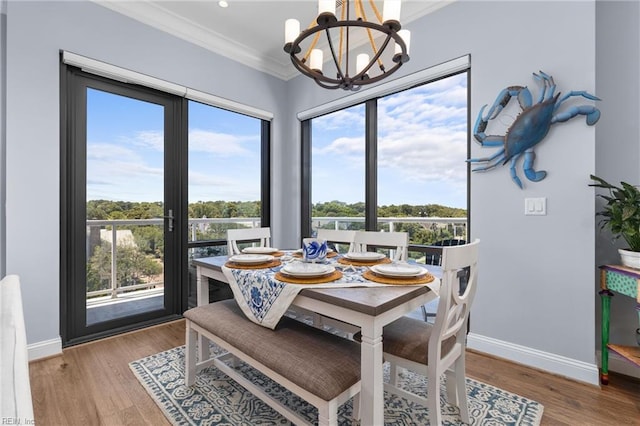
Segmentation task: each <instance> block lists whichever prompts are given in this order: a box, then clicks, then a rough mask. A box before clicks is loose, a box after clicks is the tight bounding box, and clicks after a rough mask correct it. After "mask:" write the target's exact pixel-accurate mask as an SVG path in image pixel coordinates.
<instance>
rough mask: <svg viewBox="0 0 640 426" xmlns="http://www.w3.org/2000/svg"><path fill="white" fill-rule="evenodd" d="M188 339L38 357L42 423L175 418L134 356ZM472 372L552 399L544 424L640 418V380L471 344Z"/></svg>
mask: <svg viewBox="0 0 640 426" xmlns="http://www.w3.org/2000/svg"><path fill="white" fill-rule="evenodd" d="M183 344H184V320H180V321H174V322H171V323H167V324H162V325H159V326H155V327H151V328H147V329H144V330H139V331H136V332H131V333H128V334H123V335H120V336H116V337H111V338H108V339H103V340H100V341H96V342H92V343H87V344H84V345H79V346H75V347H72V348H68V349H65V350H64V351H63V354H62V355H61V356H56V357H52V358H48V359H44V360H39V361H35V362H32V363H31V364H30V377H31V392H32V394H33V405H34V411H35V420H36V424H38V425H65V426H72V425H154V426H155V425H168V424H169V423H168V422H167V420H166V418H165V417H164V415H163V414H162V411H161V410H160V409H159V408H158V407H157V405H156V404H155V403H154V402H153V400H152V399H151V397H149V395H147V393H146V391H145V390H144V389H143V387H142V386H141V385H140V384H139V383H138V380H137V379H136V378H135V376H134V375H133V373H132V372H131V370H130V369H129V362H131V361H135V360H137V359H140V358H143V357H145V356H148V355H152V354H154V353H157V352H161V351H164V350H167V349H170V348H173V347H176V346H179V345H183ZM467 375H468V376H469V377H471V378H474V379H476V380H479V381H482V382H485V383H489V384H491V385H494V386H497V387H499V388H502V389H504V390H507V391H510V392H514V393H517V394H519V395H521V396H524V397H527V398H530V399H533V400H535V401H538V402H540V403H541V404H543V405H544V414H543V418H542V425H553V426H556V425H640V381H635V380H633V379H629V378H626V377H624V376H618V375H611V376H610V384H609V386H606V387H603V388H602V389H600V388H599V387H597V386H591V385H586V384H582V383H579V382H575V381H572V380H567V379H563V378H562V377H559V376H555V375H552V374H548V373H544V372H541V371H538V370H535V369H531V368H528V367H524V366H521V365H519V364H515V363H512V362H509V361H505V360H501V359H496V358H492V357H490V356H486V355H483V354H480V353H476V352H472V351H469V352H468V355H467Z"/></svg>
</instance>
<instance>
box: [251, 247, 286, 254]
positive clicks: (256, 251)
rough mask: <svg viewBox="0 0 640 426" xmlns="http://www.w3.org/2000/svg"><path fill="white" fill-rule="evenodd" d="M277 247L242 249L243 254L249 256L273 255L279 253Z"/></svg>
mask: <svg viewBox="0 0 640 426" xmlns="http://www.w3.org/2000/svg"><path fill="white" fill-rule="evenodd" d="M277 251H278V249H277V248H275V247H245V248H243V249H242V252H243V253H249V254H271V253H275V252H277Z"/></svg>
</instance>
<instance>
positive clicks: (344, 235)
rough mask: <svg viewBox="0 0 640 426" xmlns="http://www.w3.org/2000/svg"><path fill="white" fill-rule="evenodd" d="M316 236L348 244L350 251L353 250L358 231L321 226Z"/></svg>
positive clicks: (330, 241) (332, 241)
mask: <svg viewBox="0 0 640 426" xmlns="http://www.w3.org/2000/svg"><path fill="white" fill-rule="evenodd" d="M316 238H318V239H321V240H325V241H326V242H327V243H338V244H345V245H347V244H348V245H349V248H348V251H353V242H354V240H355V238H356V231H349V230H342V229H322V228H320V229H318V232H317V233H316ZM336 248H337V247H336Z"/></svg>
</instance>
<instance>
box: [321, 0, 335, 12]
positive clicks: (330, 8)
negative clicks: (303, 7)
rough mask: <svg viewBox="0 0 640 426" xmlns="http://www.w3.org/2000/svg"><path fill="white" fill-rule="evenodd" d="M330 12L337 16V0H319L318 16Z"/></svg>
mask: <svg viewBox="0 0 640 426" xmlns="http://www.w3.org/2000/svg"><path fill="white" fill-rule="evenodd" d="M325 13H330V14H331V15H333V16H336V2H335V0H318V16H320V15H322V14H325Z"/></svg>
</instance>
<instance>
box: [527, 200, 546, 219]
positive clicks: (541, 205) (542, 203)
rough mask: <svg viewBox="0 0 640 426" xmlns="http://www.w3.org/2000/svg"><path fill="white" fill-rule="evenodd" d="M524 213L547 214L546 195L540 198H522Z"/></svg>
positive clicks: (532, 214) (531, 214) (529, 214)
mask: <svg viewBox="0 0 640 426" xmlns="http://www.w3.org/2000/svg"><path fill="white" fill-rule="evenodd" d="M524 214H525V215H527V216H544V215H546V214H547V199H546V197H540V198H525V199H524Z"/></svg>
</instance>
